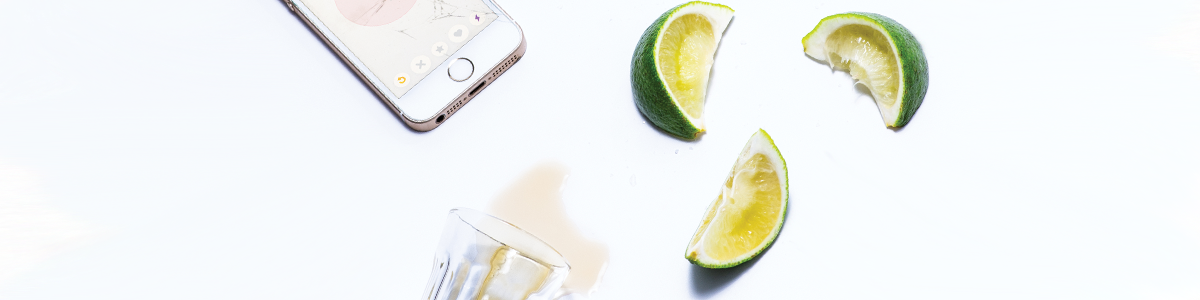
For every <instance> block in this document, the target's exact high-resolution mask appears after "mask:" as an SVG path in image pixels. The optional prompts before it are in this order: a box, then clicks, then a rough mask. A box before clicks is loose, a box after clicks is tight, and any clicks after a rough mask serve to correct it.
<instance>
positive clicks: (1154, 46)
mask: <svg viewBox="0 0 1200 300" xmlns="http://www.w3.org/2000/svg"><path fill="white" fill-rule="evenodd" d="M678 3H679V1H663V0H650V1H628V0H626V1H587V2H585V1H573V2H567V1H563V2H556V1H531V0H502V1H501V2H500V4H501V5H502V6H503V7H504V8H505V9H506V10H507V11H508V12H509V13H510V14H511V15H512V16H514V18H515V19H516V20H517V21H518V22H519V23H520V24H521V25H522V27H523V28H524V30H525V34H526V37H527V39H528V41H529V51H528V53H527V55H526V56H525V57H524V59H522V60H521V61H520V62H519V63H517V64H516V65H515V66H514V67H513V68H512V69H511V70H510V71H508V73H507V74H506V75H504V76H503V77H501V79H499V80H498V81H497V82H496V84H494V85H492V86H491V87H490V88H488V89H487V90H486V91H484V92H483V93H482V94H481V95H480V96H479V97H477V98H476V99H475V100H474V101H472V102H471V103H470V104H469V105H467V106H466V107H465V108H463V109H462V111H461V112H460V113H458V114H457V115H455V116H454V117H453V118H451V119H450V121H448V122H447V123H446V124H445V125H443V126H441V128H438V129H436V130H434V131H432V132H429V133H417V132H413V131H411V130H409V129H407V128H406V127H404V125H403V124H401V123H400V122H399V121H398V120H397V119H396V118H395V117H394V116H393V115H392V113H391V112H390V111H388V110H387V109H386V108H385V106H384V105H383V104H381V103H380V102H379V100H377V99H376V98H375V97H374V96H373V95H372V94H371V93H370V92H369V91H368V90H367V88H365V87H364V86H363V85H362V84H361V83H360V82H359V80H358V79H357V78H356V77H355V76H353V75H352V74H351V72H350V71H349V70H348V69H347V68H346V67H345V66H344V65H343V64H342V63H341V61H339V60H338V59H337V58H336V57H335V56H334V55H333V54H332V53H331V52H330V51H329V50H327V48H326V47H325V46H324V45H323V44H322V43H321V42H320V41H319V40H318V39H317V38H316V37H315V36H314V35H313V34H312V33H311V32H310V31H309V29H308V28H306V27H305V26H303V25H302V23H301V22H300V21H299V20H298V19H297V18H296V17H294V16H293V15H292V14H291V12H290V11H288V10H287V8H286V7H285V6H284V5H282V4H281V3H280V2H278V1H276V0H214V1H75V0H71V1H16V0H0V7H2V8H0V38H2V39H3V42H2V47H0V49H2V50H0V299H415V298H418V297H419V296H420V294H421V291H420V289H421V287H423V286H424V284H425V280H426V278H427V276H428V274H429V270H430V263H431V261H432V260H431V258H432V253H433V248H434V246H435V244H436V241H437V239H438V235H439V232H440V230H441V226H442V222H443V219H444V216H445V213H446V212H447V211H448V210H449V209H450V208H452V207H457V206H465V207H472V208H477V209H484V208H486V207H487V205H488V203H489V202H490V201H492V199H494V198H495V197H496V196H497V195H498V194H500V193H501V192H502V191H504V190H505V189H506V188H507V187H509V186H511V185H512V184H513V183H514V182H515V181H516V180H517V179H518V178H520V177H521V175H522V174H524V173H526V172H528V171H529V170H531V169H532V168H534V167H536V166H538V165H541V164H546V163H558V164H562V165H564V166H566V167H567V168H569V169H570V177H569V179H568V181H567V183H566V184H565V185H564V187H563V199H564V202H565V204H566V207H567V211H568V213H569V215H570V216H571V218H572V219H574V220H575V222H576V225H577V226H579V228H581V229H582V230H583V231H584V232H586V233H587V234H588V235H589V237H591V238H592V239H594V240H597V241H600V242H603V243H605V244H607V245H608V247H609V251H610V253H611V261H610V265H609V267H608V271H607V273H606V274H605V277H604V279H603V281H602V283H601V285H600V287H599V289H598V291H597V292H596V293H595V294H593V296H592V298H593V299H688V298H701V299H703V298H711V299H774V298H792V299H889V298H897V299H1018V298H1020V299H1197V298H1198V297H1200V156H1198V155H1197V154H1198V153H1200V119H1198V118H1197V112H1200V101H1198V100H1200V96H1198V94H1197V91H1196V87H1197V86H1198V85H1197V83H1198V82H1200V33H1198V32H1200V21H1197V20H1200V4H1197V3H1195V2H1190V1H1177V2H1176V3H1165V2H1158V1H1137V2H1135V3H1127V4H1110V5H1101V4H1099V3H1092V2H1089V3H1083V2H1079V3H1066V2H1054V1H1009V2H1005V3H1003V4H964V3H957V2H919V1H913V2H909V1H903V2H901V1H844V2H827V1H741V0H729V1H725V2H723V3H724V4H727V5H729V6H731V7H733V8H734V9H736V10H737V12H736V15H735V19H734V20H733V22H732V24H731V25H730V27H729V30H728V31H727V32H726V35H725V38H724V40H723V41H722V44H721V46H720V50H719V53H718V55H717V59H716V64H715V66H714V71H713V72H714V73H713V78H712V81H711V83H710V84H711V85H712V87H711V92H710V94H709V95H708V102H707V105H706V110H707V120H708V130H709V131H708V133H707V134H705V135H704V136H703V137H702V138H701V139H699V140H698V141H694V142H687V141H680V140H677V139H674V138H671V137H668V136H666V135H664V134H662V133H660V132H659V131H656V130H655V129H653V128H652V127H651V126H650V125H648V124H646V121H645V120H644V119H643V118H642V117H641V116H640V115H639V114H638V112H637V110H636V108H635V107H634V105H633V102H632V99H631V91H630V84H629V61H630V56H631V53H632V51H633V47H634V45H635V43H636V42H637V40H638V38H639V36H640V35H641V33H642V31H643V30H644V29H645V28H646V26H647V25H649V24H650V22H652V21H653V20H654V19H655V18H656V17H657V16H658V15H659V14H661V13H662V12H663V11H665V10H667V9H668V8H670V7H672V6H674V5H676V4H678ZM845 11H869V12H877V13H881V14H884V15H887V16H890V17H892V18H894V19H896V20H898V21H899V22H901V23H902V24H904V25H905V26H906V27H908V28H909V29H910V30H911V31H912V32H914V34H915V35H916V36H917V38H918V39H919V40H920V42H921V44H922V45H923V47H924V49H925V54H926V55H927V57H928V59H929V67H930V75H929V76H930V86H929V93H928V95H927V96H926V97H925V102H924V104H923V105H922V107H921V108H920V110H919V111H918V113H917V114H916V116H915V117H914V118H913V121H912V123H910V124H909V125H908V127H906V128H904V129H903V130H900V131H892V130H888V129H885V128H884V126H883V124H882V121H881V120H880V117H879V114H878V112H877V111H876V108H875V104H874V103H873V102H872V100H871V99H870V98H869V96H866V95H864V94H862V93H860V92H858V91H856V90H855V88H854V86H853V84H852V81H851V79H850V78H849V76H848V75H846V74H845V73H842V72H837V73H831V72H830V70H829V68H828V67H827V66H825V65H822V64H819V63H817V62H814V61H813V60H811V59H809V58H807V57H806V56H804V55H803V52H802V45H801V43H800V38H801V37H803V35H804V34H806V33H807V32H808V31H809V30H811V29H812V27H813V26H814V25H815V24H816V22H817V21H818V20H820V18H822V17H824V16H827V15H830V14H834V13H839V12H845ZM760 127H761V128H764V129H766V130H767V131H768V132H770V133H771V135H772V136H773V137H774V138H775V141H776V142H777V144H778V146H779V148H780V149H781V150H782V152H783V154H784V157H785V158H786V159H787V161H788V163H789V164H788V167H789V170H790V172H789V175H790V182H791V204H790V205H791V211H790V214H789V216H788V221H787V223H786V226H785V228H784V230H783V232H782V234H781V235H780V236H779V239H778V240H777V242H776V244H775V246H774V247H773V248H771V249H770V250H769V251H767V252H765V254H763V256H762V257H761V259H758V260H756V261H754V264H753V265H750V266H748V267H742V268H739V269H736V270H733V271H730V272H708V271H704V270H700V269H697V268H695V267H692V266H691V265H690V264H688V262H687V261H686V260H684V259H683V258H682V253H683V249H684V247H685V246H686V243H687V241H688V239H689V238H690V237H691V234H692V231H693V230H694V229H695V226H696V225H697V224H698V222H699V220H700V217H701V213H702V212H703V211H704V209H705V208H706V205H707V204H708V203H709V201H710V200H711V199H712V198H713V197H714V196H715V195H716V193H717V192H718V187H719V185H720V184H721V183H722V180H723V179H724V176H725V175H726V173H727V172H728V170H729V168H730V166H731V165H732V163H733V160H734V159H735V158H736V155H737V152H738V151H739V150H740V149H741V147H742V145H743V143H744V142H745V141H746V138H748V137H749V136H750V134H751V133H753V130H755V129H757V128H760Z"/></svg>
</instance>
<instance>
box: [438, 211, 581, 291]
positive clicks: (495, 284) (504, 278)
mask: <svg viewBox="0 0 1200 300" xmlns="http://www.w3.org/2000/svg"><path fill="white" fill-rule="evenodd" d="M570 269H571V267H570V266H569V265H567V261H566V259H565V258H563V256H562V255H561V254H559V253H558V251H555V250H554V248H552V247H550V245H547V244H546V242H543V241H542V240H540V239H538V238H537V237H535V236H533V235H532V234H529V233H528V232H525V231H524V230H521V229H520V228H517V227H516V226H513V225H512V224H509V223H508V222H505V221H503V220H500V219H497V218H496V217H493V216H490V215H487V214H485V213H481V212H478V211H475V210H471V209H466V208H456V209H452V210H450V215H449V216H448V217H446V227H445V229H444V230H443V232H442V240H441V242H440V243H439V244H438V248H437V252H436V253H435V254H434V260H433V273H432V274H430V276H429V283H428V284H427V285H426V288H425V296H424V297H422V298H421V299H425V300H527V299H528V300H550V299H555V298H558V297H560V296H562V292H561V290H560V289H559V287H561V286H562V284H563V280H565V279H566V278H567V273H568V272H570Z"/></svg>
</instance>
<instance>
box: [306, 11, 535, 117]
mask: <svg viewBox="0 0 1200 300" xmlns="http://www.w3.org/2000/svg"><path fill="white" fill-rule="evenodd" d="M283 2H284V3H286V4H287V5H288V7H289V8H291V9H292V11H295V12H296V14H297V15H299V16H300V18H301V19H303V20H304V22H305V23H307V24H308V26H309V27H311V28H312V30H313V31H315V32H316V33H317V35H318V36H320V37H321V38H322V39H324V40H325V43H326V44H328V45H329V47H330V48H333V50H334V52H336V53H337V54H338V55H339V56H341V58H342V60H343V61H345V62H346V64H347V65H349V66H350V68H351V69H353V70H354V71H355V72H356V73H358V77H359V78H361V79H362V80H363V81H364V82H366V83H367V85H368V86H370V87H371V89H372V90H374V91H375V94H376V95H378V96H379V98H380V99H382V100H383V102H384V103H386V104H387V106H388V107H390V108H391V109H392V112H395V113H396V115H398V116H400V119H401V120H403V121H404V123H405V124H406V125H408V126H409V127H411V128H413V129H415V130H419V131H429V130H433V129H434V128H437V127H438V125H441V124H442V123H443V122H445V121H446V120H447V119H449V118H450V116H452V115H454V113H455V112H457V111H458V109H460V108H462V106H463V105H464V104H466V103H467V101H471V98H473V97H475V95H478V94H479V92H480V91H482V90H483V89H484V88H486V87H487V86H488V85H489V84H491V83H492V82H493V81H495V80H496V78H497V77H499V76H500V75H501V74H504V71H506V70H508V68H509V67H511V66H512V65H513V63H516V62H517V60H520V59H521V56H522V55H524V54H525V35H524V34H523V33H522V32H521V27H520V26H518V25H517V22H514V21H513V20H512V18H510V17H509V16H508V14H507V13H505V12H504V10H503V9H501V8H500V7H499V6H497V5H496V3H495V2H492V1H491V0H283Z"/></svg>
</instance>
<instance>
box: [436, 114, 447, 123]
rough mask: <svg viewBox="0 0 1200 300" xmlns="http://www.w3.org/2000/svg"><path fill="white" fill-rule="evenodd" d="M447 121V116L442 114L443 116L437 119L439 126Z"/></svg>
mask: <svg viewBox="0 0 1200 300" xmlns="http://www.w3.org/2000/svg"><path fill="white" fill-rule="evenodd" d="M445 120H446V115H445V114H442V115H440V116H438V118H437V122H438V124H441V123H442V121H445Z"/></svg>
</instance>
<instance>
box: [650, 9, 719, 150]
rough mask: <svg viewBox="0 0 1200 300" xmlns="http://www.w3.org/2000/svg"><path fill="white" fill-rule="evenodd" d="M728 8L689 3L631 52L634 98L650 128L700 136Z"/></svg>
mask: <svg viewBox="0 0 1200 300" xmlns="http://www.w3.org/2000/svg"><path fill="white" fill-rule="evenodd" d="M732 19H733V9H732V8H729V7H728V6H724V5H720V4H715V3H708V2H702V1H692V2H688V3H684V4H680V5H679V6H676V7H675V8H672V9H671V10H668V11H667V12H666V13H663V14H662V16H660V17H658V20H655V21H654V24H650V27H649V28H646V32H645V33H643V34H642V38H641V40H640V41H638V44H637V49H635V50H634V52H633V63H632V69H633V70H632V71H631V72H630V73H631V75H630V77H631V81H632V83H633V92H634V93H633V95H634V97H633V100H634V103H635V104H637V107H638V110H639V111H641V112H642V114H643V115H645V116H646V118H647V119H650V122H651V123H654V125H655V126H657V127H658V128H660V129H662V130H663V131H666V132H667V133H670V134H671V135H674V136H677V137H680V138H683V139H695V138H696V137H698V136H699V134H700V133H701V132H704V94H705V91H706V90H707V89H708V75H709V71H710V70H712V63H713V54H716V52H717V44H718V43H720V42H721V34H723V33H724V32H725V26H728V25H729V20H732Z"/></svg>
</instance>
